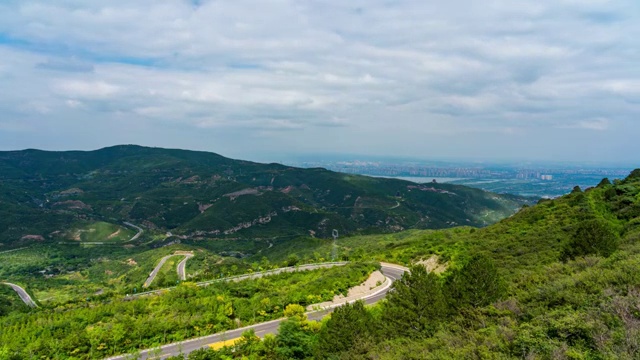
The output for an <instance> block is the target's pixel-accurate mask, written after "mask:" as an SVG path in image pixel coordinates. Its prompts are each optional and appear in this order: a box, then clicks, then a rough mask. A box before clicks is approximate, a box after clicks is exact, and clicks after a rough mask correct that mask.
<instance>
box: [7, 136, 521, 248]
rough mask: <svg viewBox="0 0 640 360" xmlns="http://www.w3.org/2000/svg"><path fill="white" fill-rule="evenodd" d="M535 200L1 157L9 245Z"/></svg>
mask: <svg viewBox="0 0 640 360" xmlns="http://www.w3.org/2000/svg"><path fill="white" fill-rule="evenodd" d="M530 201H531V199H527V198H523V197H517V196H511V195H499V194H493V193H489V192H485V191H482V190H478V189H472V188H468V187H464V186H456V185H450V184H437V183H433V184H425V185H417V184H414V183H411V182H407V181H403V180H397V179H383V178H372V177H366V176H359V175H350V174H342V173H336V172H332V171H328V170H325V169H321V168H315V169H300V168H294V167H288V166H283V165H279V164H259V163H254V162H249V161H241V160H232V159H228V158H225V157H223V156H220V155H217V154H213V153H208V152H198V151H187V150H171V149H161V148H148V147H140V146H132V145H123V146H115V147H109V148H104V149H100V150H96V151H87V152H82V151H65V152H50V151H40V150H24V151H8V152H0V242H1V243H4V244H5V245H9V246H21V245H23V244H24V243H26V242H30V241H37V240H40V241H42V240H48V239H60V240H64V239H67V240H73V239H74V238H75V239H76V240H77V239H78V238H79V235H78V234H79V233H76V234H75V235H72V234H70V233H69V231H68V229H69V228H71V227H74V228H82V227H83V226H85V225H86V224H92V223H95V222H103V223H110V224H122V223H123V222H125V221H128V222H131V223H133V224H137V225H139V226H141V227H143V228H145V229H147V230H150V231H151V232H153V233H156V234H161V233H162V234H164V233H165V232H171V234H172V235H174V236H178V237H181V238H183V239H205V238H270V237H278V236H309V235H310V236H315V237H330V236H331V235H332V232H333V229H336V230H338V231H339V233H340V235H343V234H354V233H371V232H396V231H400V230H405V229H409V228H419V229H427V228H429V229H437V228H447V227H452V226H456V225H470V226H485V225H488V224H490V223H493V222H495V221H498V220H500V219H502V218H504V217H507V216H510V215H512V214H513V213H515V212H516V211H517V210H518V209H520V208H521V207H522V205H524V204H527V203H529V202H530ZM90 230H91V231H94V230H95V229H93V228H92V229H90ZM83 231H84V230H83ZM86 231H89V230H86Z"/></svg>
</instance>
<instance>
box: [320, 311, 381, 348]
mask: <svg viewBox="0 0 640 360" xmlns="http://www.w3.org/2000/svg"><path fill="white" fill-rule="evenodd" d="M374 331H375V324H374V318H373V316H372V314H371V313H370V312H369V311H367V309H366V308H365V307H364V303H363V302H361V301H357V302H355V303H353V304H346V305H344V306H341V307H339V308H337V309H336V310H335V311H334V312H333V313H332V314H331V318H330V319H329V320H328V321H327V322H326V323H325V324H324V326H323V327H322V330H321V331H320V334H319V336H318V343H317V346H316V349H315V354H316V358H319V359H320V358H332V357H338V356H339V354H340V353H343V352H347V351H352V352H353V349H354V348H355V347H357V345H359V344H362V343H367V342H370V341H372V340H373V336H374V334H375V333H374Z"/></svg>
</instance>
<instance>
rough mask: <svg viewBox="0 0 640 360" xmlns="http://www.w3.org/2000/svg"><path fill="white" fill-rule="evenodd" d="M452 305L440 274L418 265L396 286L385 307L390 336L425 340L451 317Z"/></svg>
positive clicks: (384, 311) (385, 323) (384, 315)
mask: <svg viewBox="0 0 640 360" xmlns="http://www.w3.org/2000/svg"><path fill="white" fill-rule="evenodd" d="M447 314H448V306H447V302H446V301H445V298H444V295H443V293H442V285H441V284H440V282H439V278H438V276H437V275H435V274H433V273H428V272H427V270H426V269H425V268H424V267H423V266H414V267H412V268H411V272H410V273H405V274H404V275H403V276H402V279H401V280H398V281H396V282H395V283H394V284H393V288H392V290H391V291H390V292H389V293H388V295H387V302H386V303H385V305H384V309H383V315H382V323H383V324H384V326H385V330H386V332H387V333H388V335H390V336H392V337H397V336H398V335H399V336H403V337H409V338H424V337H428V336H430V335H432V334H433V333H434V332H435V331H436V329H437V328H438V326H439V324H440V322H441V321H442V320H444V319H445V318H446V317H447Z"/></svg>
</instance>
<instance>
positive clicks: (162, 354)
mask: <svg viewBox="0 0 640 360" xmlns="http://www.w3.org/2000/svg"><path fill="white" fill-rule="evenodd" d="M380 265H381V266H382V268H381V271H382V273H383V274H384V275H385V276H386V277H387V280H389V281H387V282H386V285H385V286H383V287H382V288H380V289H376V290H375V291H374V292H373V293H370V294H366V295H364V296H363V297H362V298H360V299H357V300H363V301H364V302H365V304H373V303H376V302H378V301H380V300H382V299H383V298H384V297H385V296H386V294H387V292H389V289H390V288H391V285H392V284H393V282H394V281H396V280H398V279H400V278H401V277H402V274H404V273H405V272H407V271H409V269H407V268H406V267H403V266H400V265H395V264H387V263H381V264H380ZM357 300H350V301H345V302H343V303H339V304H335V305H332V306H331V307H329V308H326V309H323V310H318V311H310V312H307V313H306V315H307V318H309V320H320V319H322V318H323V317H325V316H326V315H327V314H329V313H331V312H332V311H333V309H334V308H336V307H339V306H342V305H344V304H345V303H351V302H355V301H357ZM284 320H286V319H277V320H272V321H268V322H264V323H260V324H255V325H251V326H246V327H243V328H239V329H234V330H229V331H225V332H222V333H217V334H213V335H207V336H203V337H199V338H196V339H191V340H185V341H181V342H177V343H173V344H168V345H164V346H162V347H159V348H155V349H148V350H142V351H140V355H139V356H138V358H137V359H140V360H146V359H166V358H168V357H170V356H177V355H180V354H189V353H190V352H192V351H195V350H198V349H202V348H206V347H208V346H209V345H210V344H213V343H218V342H221V341H225V340H230V339H235V338H238V337H240V336H242V333H243V332H245V331H246V330H249V329H253V330H254V331H255V333H256V335H257V336H259V337H264V336H265V335H266V334H275V333H277V332H278V327H279V326H280V323H281V322H282V321H284ZM124 359H132V357H131V355H120V356H115V357H111V358H108V359H107V360H124Z"/></svg>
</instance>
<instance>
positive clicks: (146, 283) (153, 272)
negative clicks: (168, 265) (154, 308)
mask: <svg viewBox="0 0 640 360" xmlns="http://www.w3.org/2000/svg"><path fill="white" fill-rule="evenodd" d="M173 256H184V255H183V254H171V255H167V256H165V257H163V258H162V259H160V262H159V263H158V265H156V267H155V268H154V269H153V271H152V272H151V274H149V277H148V278H147V280H146V281H145V282H144V284H143V285H142V287H143V288H146V287H149V285H151V283H152V282H153V280H154V279H155V278H156V276H157V275H158V273H159V272H160V269H161V268H162V265H164V263H165V262H167V260H169V258H170V257H173Z"/></svg>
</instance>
